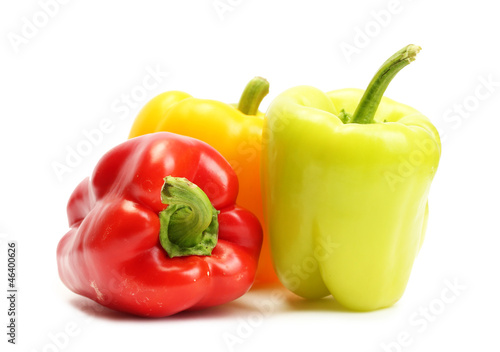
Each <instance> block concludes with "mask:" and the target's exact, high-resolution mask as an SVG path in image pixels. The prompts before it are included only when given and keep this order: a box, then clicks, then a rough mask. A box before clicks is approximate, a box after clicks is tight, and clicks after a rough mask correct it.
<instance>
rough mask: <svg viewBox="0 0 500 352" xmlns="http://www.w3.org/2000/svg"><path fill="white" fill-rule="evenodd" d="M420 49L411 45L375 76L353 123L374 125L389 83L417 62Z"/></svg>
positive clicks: (387, 62)
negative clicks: (407, 66) (411, 63)
mask: <svg viewBox="0 0 500 352" xmlns="http://www.w3.org/2000/svg"><path fill="white" fill-rule="evenodd" d="M420 49H421V48H420V47H419V46H417V45H413V44H410V45H408V46H405V47H404V48H403V49H401V50H399V51H398V52H397V53H395V54H394V55H392V56H391V57H390V58H389V59H387V61H386V62H384V64H383V65H382V67H380V68H379V70H378V71H377V73H376V74H375V76H373V78H372V80H371V82H370V84H369V85H368V88H366V90H365V94H363V97H362V98H361V100H360V102H359V104H358V107H357V108H356V111H355V112H354V115H353V117H352V122H353V123H362V124H368V123H373V118H374V117H375V113H376V112H377V108H378V105H379V104H380V100H381V99H382V96H383V95H384V92H385V90H386V89H387V86H388V85H389V83H391V81H392V79H393V78H394V76H396V74H397V73H398V72H399V71H401V69H402V68H403V67H405V66H406V65H408V64H409V63H410V62H412V61H414V60H415V57H416V56H417V53H418V52H419V51H420Z"/></svg>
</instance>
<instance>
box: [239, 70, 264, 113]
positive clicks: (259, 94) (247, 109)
mask: <svg viewBox="0 0 500 352" xmlns="http://www.w3.org/2000/svg"><path fill="white" fill-rule="evenodd" d="M268 93H269V82H268V81H267V80H266V79H265V78H262V77H255V78H253V79H252V80H251V81H250V82H248V84H247V86H246V87H245V90H244V91H243V94H241V98H240V102H239V103H238V110H239V111H241V112H242V113H244V114H245V115H256V114H257V112H258V111H259V106H260V103H261V102H262V99H264V97H265V96H266V95H267V94H268Z"/></svg>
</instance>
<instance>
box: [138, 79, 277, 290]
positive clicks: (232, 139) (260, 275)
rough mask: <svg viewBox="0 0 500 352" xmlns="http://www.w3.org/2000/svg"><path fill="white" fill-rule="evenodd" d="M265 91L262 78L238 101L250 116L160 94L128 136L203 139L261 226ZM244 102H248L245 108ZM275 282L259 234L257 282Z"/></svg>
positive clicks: (201, 101) (266, 245)
mask: <svg viewBox="0 0 500 352" xmlns="http://www.w3.org/2000/svg"><path fill="white" fill-rule="evenodd" d="M266 85H267V90H265V89H266ZM252 89H253V91H252ZM268 89H269V88H268V83H267V81H265V80H264V79H261V78H256V79H254V80H252V81H251V82H250V83H249V85H248V86H247V89H246V90H245V92H244V94H243V95H242V100H241V101H240V104H239V105H240V107H241V106H243V108H242V109H243V110H244V111H246V112H249V113H250V114H246V113H243V112H241V111H240V110H238V107H235V106H232V105H229V104H225V103H222V102H218V101H215V100H207V99H197V98H193V97H192V96H190V95H189V94H187V93H184V92H179V91H170V92H165V93H163V94H160V95H158V96H157V97H155V98H153V99H152V100H151V101H149V102H148V103H147V104H146V105H145V106H144V108H143V109H142V110H141V111H140V113H139V115H138V116H137V118H136V119H135V121H134V124H133V126H132V129H131V131H130V135H129V138H133V137H136V136H140V135H143V134H146V133H153V132H160V131H168V132H173V133H177V134H181V135H185V136H189V137H193V138H196V139H199V140H201V141H203V142H206V143H208V144H209V145H211V146H212V147H214V148H215V149H216V150H217V151H218V152H219V153H221V154H222V156H224V158H225V159H226V160H227V161H228V162H229V163H230V164H231V166H232V167H233V169H234V170H235V172H236V174H237V176H238V181H239V192H238V198H237V200H236V202H237V204H238V205H240V206H242V207H244V208H246V209H248V210H250V211H251V212H252V213H253V214H254V215H256V216H257V218H258V219H259V221H260V222H261V224H262V225H263V212H262V196H261V191H260V190H261V185H260V155H261V141H262V124H263V121H264V115H263V114H262V113H260V112H258V110H257V108H258V105H259V103H260V101H261V100H262V98H263V97H264V96H265V95H266V94H267V91H268ZM247 93H249V94H247ZM256 95H257V96H256ZM247 103H248V104H250V105H252V106H250V107H249V106H245V104H247ZM248 104H247V105H248ZM263 227H264V225H263ZM275 282H278V279H277V277H276V274H275V273H274V269H273V267H272V261H271V255H270V250H269V241H268V238H267V235H266V233H264V242H263V245H262V251H261V256H260V259H259V266H258V270H257V274H256V283H257V284H268V283H275Z"/></svg>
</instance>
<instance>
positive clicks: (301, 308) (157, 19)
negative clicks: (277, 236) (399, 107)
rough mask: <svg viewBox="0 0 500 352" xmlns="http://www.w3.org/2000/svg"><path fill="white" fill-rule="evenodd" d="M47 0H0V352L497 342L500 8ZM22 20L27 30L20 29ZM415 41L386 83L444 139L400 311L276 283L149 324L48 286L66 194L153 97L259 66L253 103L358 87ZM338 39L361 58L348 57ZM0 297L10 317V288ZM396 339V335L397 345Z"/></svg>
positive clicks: (487, 345) (223, 92) (207, 89)
mask: <svg viewBox="0 0 500 352" xmlns="http://www.w3.org/2000/svg"><path fill="white" fill-rule="evenodd" d="M46 2H50V1H48V0H42V1H41V2H38V1H35V0H30V1H9V2H7V1H3V2H2V5H0V6H1V7H0V23H1V34H2V41H1V42H0V50H1V52H2V54H1V57H2V64H1V66H0V77H1V79H0V82H1V83H0V90H1V91H0V96H1V104H0V116H1V128H0V153H1V154H0V157H1V159H0V164H1V167H2V172H1V182H0V197H1V208H0V214H1V220H0V233H1V237H0V241H1V248H0V249H1V256H0V259H1V261H0V282H2V283H1V284H0V286H1V287H2V290H5V291H4V292H6V286H7V269H6V267H7V265H6V263H7V258H6V252H7V250H6V243H7V241H8V240H17V241H18V246H19V256H18V260H19V264H18V278H19V280H18V287H19V301H18V309H19V311H18V313H19V324H20V326H19V327H18V334H19V335H18V345H17V346H15V347H13V348H12V346H9V344H7V342H6V340H7V335H6V329H5V328H2V329H0V331H1V332H2V333H1V334H0V336H1V337H0V346H2V347H1V349H2V351H4V350H5V349H4V348H5V347H6V346H8V347H9V348H12V350H13V351H14V350H18V351H45V352H48V351H62V350H64V351H88V350H90V349H94V350H109V349H112V350H122V351H135V350H138V349H139V348H144V349H145V350H152V351H160V350H179V349H181V350H193V351H199V350H202V349H203V350H207V351H231V350H235V351H254V350H255V349H256V348H262V349H263V350H269V351H272V350H276V349H279V350H280V351H287V350H291V349H294V350H303V349H306V350H309V351H312V350H322V351H384V347H383V346H390V347H387V348H386V350H390V351H400V350H404V351H443V350H450V351H452V350H464V351H465V350H468V351H471V350H488V351H494V350H495V351H498V350H499V349H500V342H499V339H498V335H497V333H498V328H499V325H500V324H499V320H498V319H499V318H498V317H499V313H500V308H499V307H500V304H499V297H500V284H499V275H498V272H499V267H500V265H499V262H500V259H499V258H500V256H499V255H498V251H499V247H500V240H499V235H500V233H499V225H498V219H499V213H500V206H499V201H498V199H499V196H500V193H499V182H498V180H499V179H500V174H499V168H498V167H497V165H498V163H499V158H498V151H499V147H500V139H499V138H498V133H499V132H498V130H499V127H500V122H499V120H500V116H499V111H500V103H499V97H500V67H499V63H500V49H499V45H498V35H499V33H500V22H499V21H498V11H497V10H496V7H493V4H494V2H492V1H488V0H476V1H468V2H467V1H460V2H457V1H440V2H438V1H431V0H419V1H409V0H400V1H397V0H395V1H392V2H391V1H389V0H376V1H368V0H366V1H347V0H342V1H290V0H287V1H284V0H282V1H273V2H271V1H265V0H252V1H245V0H241V1H236V0H222V1H219V6H223V5H221V4H226V5H227V6H228V7H227V8H226V10H227V11H226V12H224V13H222V14H219V13H218V12H217V11H216V9H215V8H214V3H215V4H217V2H214V1H213V0H203V1H201V0H200V1H165V0H157V1H154V0H145V1H123V0H121V1H119V0H112V1H111V0H109V1H105V2H104V1H95V0H94V1H90V0H88V1H76V0H75V1H68V2H67V3H64V4H62V0H61V4H59V5H58V7H57V8H55V7H54V6H52V7H50V8H49V9H48V10H47V9H46V10H43V6H42V5H41V3H46ZM52 3H53V2H52ZM43 11H45V12H46V13H47V12H50V14H49V15H43ZM45 20H46V21H45ZM26 21H28V22H30V23H34V22H35V23H36V25H37V26H38V27H36V28H35V30H33V28H31V32H29V30H28V29H27V27H28V26H29V25H28V24H26V23H27V22H26ZM23 28H24V29H23ZM23 31H24V33H23ZM26 31H28V33H27V32H26ZM20 38H21V39H20ZM409 43H414V44H418V45H420V46H422V48H423V50H422V52H421V53H420V55H419V57H418V59H417V61H416V62H414V63H413V64H412V65H410V66H409V67H407V68H405V69H404V70H403V71H402V72H401V73H400V74H399V75H398V77H397V78H396V79H395V80H394V81H393V82H392V84H391V86H390V87H389V89H388V91H387V93H386V94H387V96H389V97H391V98H393V99H395V100H396V101H400V102H403V103H406V104H408V105H410V106H413V107H415V108H417V109H419V110H420V111H421V112H423V113H424V114H425V115H427V116H429V118H430V119H431V120H432V121H433V122H434V123H435V125H436V126H437V127H438V128H439V130H440V132H441V134H442V135H443V153H442V159H441V164H440V166H439V170H438V173H437V175H436V178H435V180H434V183H433V186H432V189H431V195H430V211H431V213H430V220H429V226H428V231H427V237H426V241H425V244H424V246H423V248H422V250H421V252H420V255H419V257H418V258H417V260H416V262H415V265H414V269H413V272H412V276H411V278H410V282H409V284H408V287H407V290H406V293H405V295H404V296H403V298H402V299H401V300H400V301H399V302H398V303H397V304H396V305H395V306H393V307H391V308H389V309H385V310H381V311H376V312H372V313H351V312H346V311H343V310H341V309H340V308H339V307H338V306H337V305H336V304H335V303H334V301H332V300H331V299H328V300H323V301H319V302H307V301H303V300H301V299H299V298H297V297H295V296H293V295H292V294H288V293H286V291H284V290H280V289H278V288H272V289H268V290H260V291H251V292H250V293H248V294H246V295H245V296H243V297H242V298H240V299H238V300H237V301H235V302H232V303H229V304H226V305H223V306H220V307H217V308H212V309H208V310H206V311H201V312H196V313H182V314H178V315H176V316H173V317H169V318H165V319H158V320H146V319H139V318H135V317H129V316H125V315H122V314H117V313H114V312H110V311H108V310H101V309H99V307H98V306H97V305H95V304H92V303H89V301H88V300H86V299H84V298H81V297H79V296H77V295H75V294H73V293H72V292H70V291H69V290H68V289H66V287H65V286H64V285H63V284H62V283H61V282H60V280H59V278H58V275H57V266H56V255H55V250H56V246H57V243H58V241H59V239H60V238H61V237H62V236H63V235H64V233H65V232H66V230H67V220H66V213H65V207H66V202H67V199H68V198H69V195H70V193H71V191H72V190H73V188H74V187H75V186H76V185H77V183H78V182H79V181H80V180H81V179H82V178H83V177H85V176H86V175H89V174H90V173H91V171H92V169H93V167H94V165H95V163H96V162H97V160H98V159H99V158H100V156H102V155H103V154H104V153H105V152H106V151H107V150H108V149H109V148H111V147H112V146H115V145H117V144H119V143H120V142H122V141H124V140H125V139H126V137H127V134H128V130H129V129H130V126H131V124H132V121H133V119H134V117H135V115H136V114H137V112H138V110H139V109H140V107H141V106H142V105H143V104H144V103H145V102H146V101H147V100H149V99H150V98H152V97H154V96H155V95H157V94H158V93H160V92H163V91H167V90H183V91H186V92H188V93H190V94H192V95H194V96H196V97H200V98H210V99H216V100H221V101H225V102H228V103H229V102H237V100H238V98H239V95H240V93H241V90H242V89H243V87H244V86H245V84H246V83H247V81H248V80H249V79H251V78H252V77H253V76H256V75H260V76H263V77H266V78H267V79H268V80H269V81H270V83H271V92H270V94H269V96H268V97H267V98H266V99H265V100H264V102H263V104H262V109H263V110H265V108H266V107H267V106H268V104H269V102H270V101H271V100H272V99H273V98H274V97H276V96H277V95H278V94H279V93H280V92H282V91H283V90H284V89H286V88H288V87H292V86H295V85H301V84H309V85H312V86H315V87H318V88H320V89H322V90H324V91H329V90H333V89H339V88H344V87H358V88H364V87H365V86H366V84H367V83H368V81H369V80H370V78H371V76H372V74H373V73H374V72H375V70H376V69H377V68H378V67H379V65H380V64H381V63H382V62H383V61H384V60H385V59H386V58H387V57H388V56H389V55H391V54H392V53H393V52H395V51H396V50H398V49H400V48H401V47H403V46H404V45H406V44H409ZM348 46H350V47H351V49H352V50H355V51H356V52H355V53H351V54H346V53H345V52H344V51H343V49H342V48H343V47H344V48H345V47H348ZM353 48H354V49H353ZM151 69H160V70H161V71H162V72H168V73H169V74H168V76H167V75H164V76H163V77H162V76H160V78H159V79H158V81H159V84H158V85H157V86H156V87H155V88H154V89H150V90H147V91H146V94H145V95H144V96H143V97H137V96H136V100H137V101H135V102H134V101H132V104H131V105H133V106H131V107H127V105H126V103H125V102H124V100H123V99H124V97H125V96H126V95H130V94H131V93H132V92H139V91H140V89H141V88H140V86H141V84H142V81H143V79H144V78H145V77H146V76H147V75H148V70H151ZM488 81H490V83H485V82H488ZM103 119H110V120H111V121H112V129H113V130H112V131H111V132H109V133H106V134H105V135H104V137H103V140H102V141H101V142H100V143H98V144H97V145H94V146H93V148H92V150H91V151H90V152H89V153H88V155H86V156H84V157H83V158H82V160H81V161H79V162H78V163H77V164H78V165H76V166H74V167H71V170H70V172H67V173H65V174H63V175H62V176H61V177H60V178H58V176H57V174H56V172H55V171H54V168H53V166H54V163H57V162H60V163H64V162H65V158H66V155H67V154H68V148H76V147H77V145H78V143H80V142H81V141H83V140H85V136H84V131H89V130H92V129H95V128H98V127H99V124H100V123H101V121H102V120H103ZM450 284H456V285H457V286H458V288H457V289H456V293H455V294H451V293H450V292H451V291H449V292H448V296H449V297H451V299H450V300H447V303H446V302H444V301H443V299H442V298H441V294H442V292H443V290H445V289H446V287H447V285H450ZM1 296H2V297H3V296H4V293H2V295H1ZM5 296H6V293H5ZM273 297H274V298H273ZM276 297H278V298H276ZM0 308H1V309H0V325H1V326H2V327H4V326H6V324H7V300H6V299H1V305H0ZM426 309H427V310H429V311H430V313H429V314H430V315H429V316H427V317H425V316H424V315H423V314H424V313H423V312H424V310H426ZM89 312H90V313H89ZM68 331H69V332H71V333H72V335H74V336H69V337H67V336H68ZM63 334H64V335H63ZM54 336H55V338H56V340H57V341H58V344H59V346H57V343H54V342H53V341H52V340H53V339H54ZM65 336H66V337H65ZM398 338H399V339H400V340H401V341H402V342H404V344H405V346H403V347H401V344H400V343H398V346H399V347H398V346H396V345H395V343H396V342H395V341H398ZM228 339H229V340H231V341H232V344H230V343H228V342H227V341H228ZM401 341H400V342H401ZM9 350H10V349H9Z"/></svg>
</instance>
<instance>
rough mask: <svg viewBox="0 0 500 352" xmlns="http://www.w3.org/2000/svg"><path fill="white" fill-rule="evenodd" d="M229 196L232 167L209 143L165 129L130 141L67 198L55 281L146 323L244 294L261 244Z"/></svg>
mask: <svg viewBox="0 0 500 352" xmlns="http://www.w3.org/2000/svg"><path fill="white" fill-rule="evenodd" d="M237 195H238V179H237V177H236V175H235V173H234V171H233V170H232V168H231V166H230V165H229V163H228V162H227V161H226V160H225V159H224V158H223V157H222V156H221V155H220V154H219V153H218V152H217V151H216V150H215V149H213V148H212V147H210V146H209V145H208V144H206V143H204V142H201V141H199V140H196V139H193V138H190V137H185V136H180V135H176V134H173V133H168V132H158V133H154V134H148V135H145V136H141V137H137V138H133V139H130V140H128V141H126V142H125V143H122V144H120V145H119V146H117V147H115V148H113V149H112V150H110V151H109V152H108V153H107V154H105V155H104V156H103V157H102V158H101V160H100V161H99V162H98V164H97V166H96V168H95V170H94V172H93V175H92V176H91V178H86V179H84V180H83V181H82V182H81V183H80V184H79V185H78V186H77V188H76V189H75V191H74V192H73V194H72V195H71V197H70V199H69V203H68V207H67V211H68V219H69V225H70V230H69V232H68V233H67V234H66V235H65V236H64V237H63V238H62V239H61V241H60V242H59V245H58V248H57V263H58V269H59V276H60V278H61V280H62V281H63V283H64V284H65V285H66V286H67V287H68V288H69V289H70V290H72V291H73V292H75V293H77V294H80V295H82V296H85V297H88V298H90V299H92V300H94V301H96V302H98V303H100V304H102V305H103V306H106V307H108V308H111V309H114V310H117V311H122V312H127V313H131V314H135V315H139V316H146V317H164V316H168V315H172V314H175V313H178V312H180V311H184V310H196V309H201V308H206V307H210V306H215V305H219V304H223V303H226V302H229V301H231V300H234V299H236V298H238V297H240V296H241V295H243V294H244V293H245V292H247V291H248V290H249V289H250V287H251V285H252V283H253V280H254V277H255V272H256V269H257V261H258V258H259V253H260V248H261V245H262V228H261V226H260V223H259V221H258V219H257V218H256V217H255V216H254V215H253V214H252V213H250V212H249V211H247V210H245V209H243V208H241V207H239V206H236V205H235V200H236V197H237Z"/></svg>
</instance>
